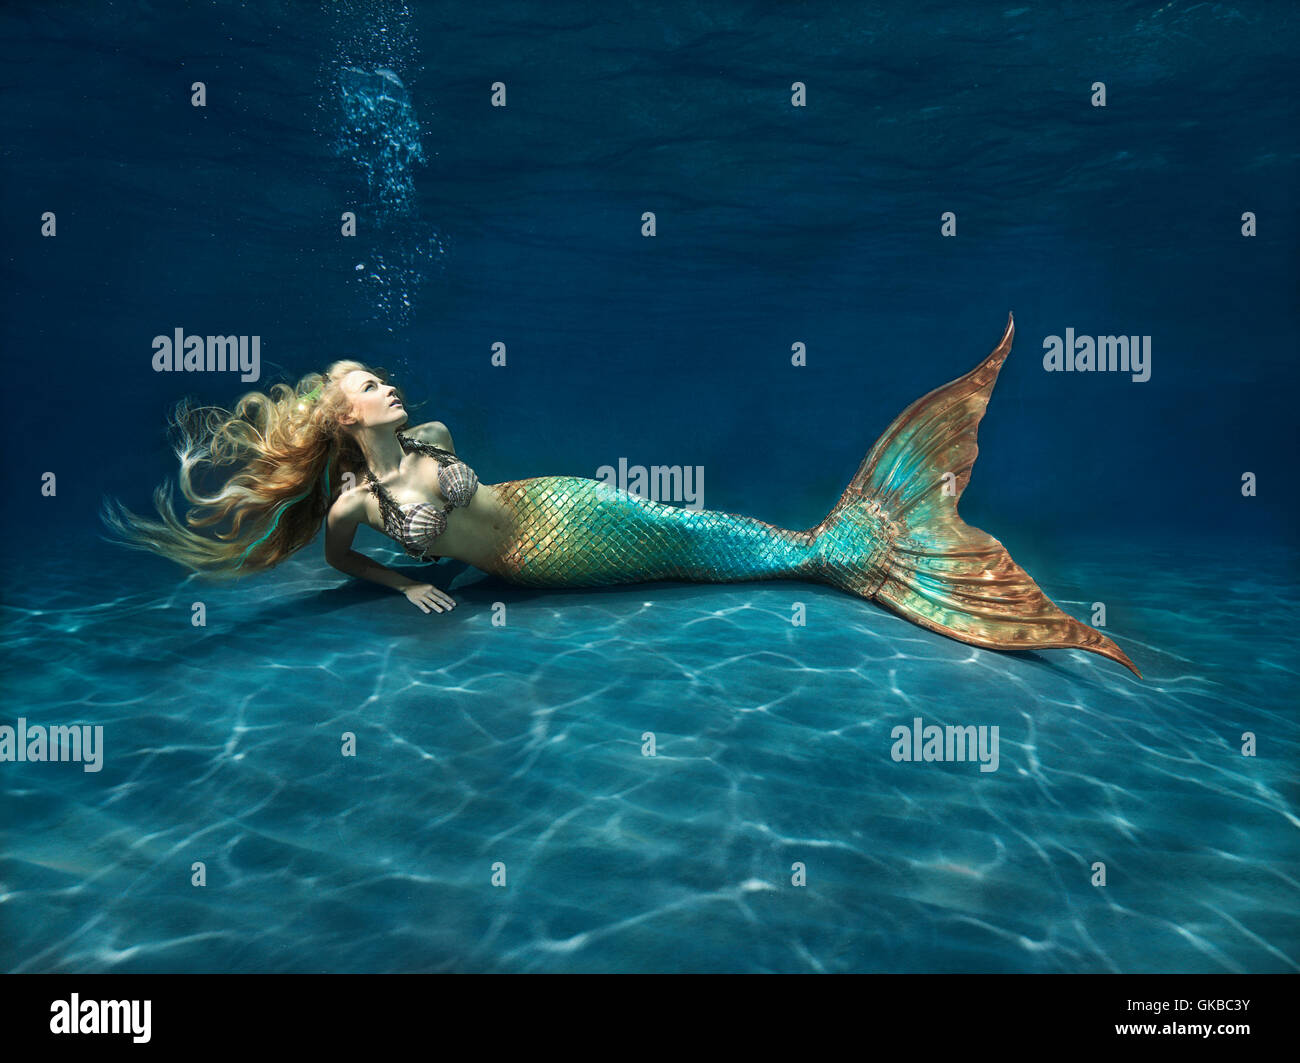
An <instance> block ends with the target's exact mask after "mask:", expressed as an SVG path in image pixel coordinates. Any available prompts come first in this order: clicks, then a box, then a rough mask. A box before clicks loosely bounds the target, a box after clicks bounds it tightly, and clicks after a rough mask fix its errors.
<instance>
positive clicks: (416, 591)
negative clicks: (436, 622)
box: [402, 583, 456, 613]
mask: <svg viewBox="0 0 1300 1063" xmlns="http://www.w3.org/2000/svg"><path fill="white" fill-rule="evenodd" d="M402 593H403V594H405V595H406V596H407V598H409V599H410V600H411V601H412V602H413V603H414V604H416V605H418V606H419V607H420V609H421V611H422V612H425V613H431V612H434V611H435V610H436V611H437V612H439V613H445V612H447V610H449V609H455V608H456V603H455V602H454V601H452V599H451V595H449V594H446V593H444V592H443V591H440V590H438V588H437V587H435V586H434V585H433V584H432V583H414V584H412V585H411V586H409V587H407V588H406V590H404V591H402Z"/></svg>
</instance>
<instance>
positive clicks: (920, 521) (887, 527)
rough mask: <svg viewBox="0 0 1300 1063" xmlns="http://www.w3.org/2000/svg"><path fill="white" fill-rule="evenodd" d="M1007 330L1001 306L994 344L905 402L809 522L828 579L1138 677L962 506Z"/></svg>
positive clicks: (989, 635) (960, 632) (965, 626)
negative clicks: (868, 554) (825, 510)
mask: <svg viewBox="0 0 1300 1063" xmlns="http://www.w3.org/2000/svg"><path fill="white" fill-rule="evenodd" d="M1014 335H1015V322H1014V320H1013V319H1012V318H1011V317H1010V316H1008V318H1007V327H1006V332H1005V333H1004V334H1003V336H1002V341H1001V342H1000V343H999V344H998V346H997V348H996V349H995V350H994V351H993V353H992V354H990V355H989V356H988V357H987V358H985V359H984V361H983V362H981V363H980V364H979V365H977V366H976V367H975V368H974V369H972V370H971V371H970V372H969V373H967V374H966V375H965V376H963V377H959V378H958V379H957V380H954V381H953V382H952V383H950V384H946V385H944V386H943V387H941V388H938V389H936V390H934V391H932V392H930V394H928V395H926V396H925V397H924V398H920V399H918V400H917V401H916V402H914V403H912V405H910V406H909V407H908V408H907V409H905V410H904V411H903V412H902V413H901V414H899V415H898V417H897V418H895V419H894V422H893V424H891V425H890V426H889V428H888V429H887V430H886V431H885V434H884V435H882V436H881V437H880V439H879V440H877V441H876V445H875V446H874V447H872V448H871V452H870V453H869V454H867V456H866V458H865V459H863V462H862V465H861V466H860V467H859V468H858V472H857V475H856V476H854V477H853V480H852V481H851V482H850V483H849V486H848V488H847V489H846V490H845V492H844V494H843V496H842V497H841V498H840V501H839V503H838V505H836V507H835V509H834V510H832V511H831V513H830V515H829V516H827V518H826V520H824V521H823V522H822V524H821V525H820V526H819V527H818V528H817V529H815V530H816V531H817V532H818V533H819V540H818V542H819V547H820V549H821V551H822V553H823V555H824V561H823V564H824V578H826V579H827V581H828V582H831V583H833V584H835V585H836V586H838V587H841V588H843V589H844V590H848V591H851V592H853V593H855V594H861V595H862V596H863V597H867V598H872V599H873V600H874V601H877V602H879V603H881V604H882V605H884V606H887V607H888V608H889V609H891V610H893V611H894V612H896V613H898V614H899V615H900V616H903V617H906V618H907V619H908V620H911V621H912V622H913V623H916V624H920V625H921V626H922V627H925V628H929V629H930V630H931V631H937V632H939V633H940V634H943V635H949V636H951V637H952V638H955V639H960V640H961V641H962V642H969V643H971V644H973V645H975V646H981V647H984V648H985V649H994V650H1031V649H1054V648H1060V649H1063V648H1075V649H1081V650H1087V651H1089V652H1090V653H1097V654H1100V655H1101V656H1103V657H1109V658H1110V659H1111V660H1114V661H1118V662H1119V663H1120V664H1122V665H1124V666H1125V667H1126V668H1129V669H1131V670H1132V671H1133V673H1134V674H1135V675H1137V676H1138V678H1141V676H1142V673H1141V672H1139V671H1138V670H1137V668H1136V667H1134V665H1133V662H1132V661H1130V660H1129V659H1128V657H1127V656H1126V655H1125V653H1124V651H1123V650H1121V649H1120V648H1119V647H1118V646H1116V645H1115V643H1114V642H1112V641H1111V640H1110V639H1108V638H1107V637H1106V636H1105V635H1103V634H1101V633H1100V632H1098V631H1096V630H1094V629H1093V628H1090V627H1088V626H1087V625H1085V624H1082V623H1080V622H1079V621H1078V620H1076V619H1074V617H1072V616H1069V615H1068V614H1066V613H1064V612H1062V611H1061V610H1060V609H1059V608H1057V607H1056V605H1054V604H1053V603H1052V601H1051V600H1050V599H1049V598H1048V597H1047V595H1045V594H1044V593H1043V592H1042V591H1041V590H1039V588H1038V585H1037V584H1036V583H1034V581H1033V580H1032V579H1030V577H1029V574H1028V573H1026V572H1025V570H1024V569H1022V568H1021V567H1020V566H1019V565H1017V564H1016V563H1015V562H1014V561H1012V560H1011V555H1010V554H1008V553H1007V551H1006V549H1005V548H1004V547H1003V546H1002V544H1001V543H1000V542H998V540H997V539H995V538H993V536H991V535H988V534H986V533H985V532H982V531H980V530H979V529H978V528H972V527H971V526H970V525H968V524H966V523H965V522H964V521H963V520H962V519H961V518H960V517H959V516H958V515H957V503H958V501H959V500H960V499H961V494H962V491H964V490H965V489H966V484H967V483H968V482H969V480H970V472H971V466H972V465H974V463H975V457H976V455H977V454H978V453H979V448H978V447H977V446H976V444H975V437H976V432H977V430H978V428H979V422H980V419H981V418H982V417H983V416H984V410H985V407H986V406H987V405H988V401H989V395H990V394H991V393H992V391H993V385H994V384H995V383H996V382H997V378H998V372H999V370H1001V368H1002V363H1003V362H1004V361H1006V357H1007V355H1008V354H1009V353H1010V352H1011V340H1012V337H1013V336H1014ZM882 539H883V540H885V541H886V545H885V548H884V549H883V555H884V556H883V559H882V560H881V561H880V562H879V564H872V565H862V566H857V565H854V564H853V560H852V559H853V556H854V544H855V543H862V544H864V547H869V548H870V549H871V550H873V551H881V540H882ZM862 550H863V547H859V556H861V553H862Z"/></svg>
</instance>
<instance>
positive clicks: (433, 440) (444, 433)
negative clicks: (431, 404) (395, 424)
mask: <svg viewBox="0 0 1300 1063" xmlns="http://www.w3.org/2000/svg"><path fill="white" fill-rule="evenodd" d="M402 434H403V435H404V436H406V437H407V438H408V439H414V440H415V441H416V442H417V443H430V444H432V445H433V446H435V447H438V448H439V449H440V450H445V451H447V452H448V453H450V454H455V453H456V448H455V446H454V445H453V444H452V440H451V432H450V430H449V429H448V428H447V426H446V425H445V424H443V423H442V422H441V421H428V422H426V423H425V424H419V425H416V426H415V427H414V428H408V429H407V430H406V431H405V432H403V433H402Z"/></svg>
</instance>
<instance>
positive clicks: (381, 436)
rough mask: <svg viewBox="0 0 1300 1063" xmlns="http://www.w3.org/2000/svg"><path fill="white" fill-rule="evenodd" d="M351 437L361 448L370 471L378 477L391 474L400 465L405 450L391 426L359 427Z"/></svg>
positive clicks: (382, 477) (381, 477)
mask: <svg viewBox="0 0 1300 1063" xmlns="http://www.w3.org/2000/svg"><path fill="white" fill-rule="evenodd" d="M352 438H353V439H355V440H356V441H357V446H359V447H360V448H361V455H362V457H363V458H365V461H366V465H368V466H369V467H370V471H371V472H373V473H374V474H375V476H376V477H378V478H379V479H381V480H382V479H384V478H385V477H387V476H391V475H392V474H393V473H395V472H397V471H398V470H399V469H400V468H401V467H402V457H403V456H404V455H405V453H406V451H404V450H403V449H402V444H401V443H399V442H398V440H397V433H396V432H395V431H394V430H393V429H392V428H391V427H387V426H385V427H383V428H361V429H358V430H357V431H356V432H354V433H353V436H352Z"/></svg>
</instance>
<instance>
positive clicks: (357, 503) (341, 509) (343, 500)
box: [329, 482, 369, 520]
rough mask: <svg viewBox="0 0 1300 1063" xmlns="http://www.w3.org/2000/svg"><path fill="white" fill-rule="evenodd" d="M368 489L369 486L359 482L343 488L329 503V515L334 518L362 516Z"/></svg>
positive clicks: (346, 518) (344, 518)
mask: <svg viewBox="0 0 1300 1063" xmlns="http://www.w3.org/2000/svg"><path fill="white" fill-rule="evenodd" d="M368 491H369V488H368V487H367V486H366V485H365V484H364V483H360V482H358V483H355V484H353V485H352V486H351V487H347V488H344V489H343V490H342V491H340V492H339V494H338V497H337V498H335V499H334V501H333V502H331V503H330V507H329V516H330V517H331V518H332V519H334V520H348V519H350V518H353V517H356V518H360V517H362V516H364V514H365V511H366V495H367V493H368Z"/></svg>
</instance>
